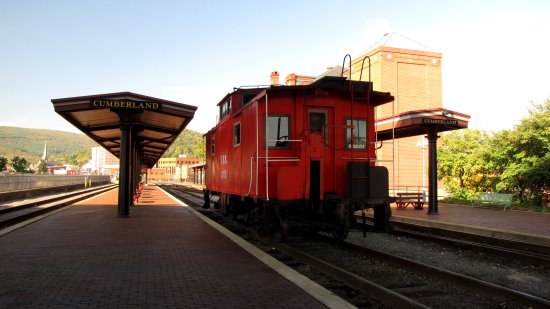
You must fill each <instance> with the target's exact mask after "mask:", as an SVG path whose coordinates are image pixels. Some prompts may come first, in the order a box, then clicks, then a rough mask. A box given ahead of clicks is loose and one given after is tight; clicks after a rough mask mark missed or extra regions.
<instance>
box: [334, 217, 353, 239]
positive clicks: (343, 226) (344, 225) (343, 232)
mask: <svg viewBox="0 0 550 309" xmlns="http://www.w3.org/2000/svg"><path fill="white" fill-rule="evenodd" d="M348 234H349V220H344V221H343V222H340V223H339V224H338V225H336V227H335V228H334V230H332V237H334V238H335V239H338V240H344V239H346V238H347V237H348Z"/></svg>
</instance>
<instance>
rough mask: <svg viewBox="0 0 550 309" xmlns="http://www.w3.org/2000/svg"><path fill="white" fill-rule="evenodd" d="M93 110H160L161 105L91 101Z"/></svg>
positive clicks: (103, 100)
mask: <svg viewBox="0 0 550 309" xmlns="http://www.w3.org/2000/svg"><path fill="white" fill-rule="evenodd" d="M90 107H92V108H115V109H136V110H158V109H160V107H161V105H160V103H158V102H147V101H133V100H106V99H94V100H90Z"/></svg>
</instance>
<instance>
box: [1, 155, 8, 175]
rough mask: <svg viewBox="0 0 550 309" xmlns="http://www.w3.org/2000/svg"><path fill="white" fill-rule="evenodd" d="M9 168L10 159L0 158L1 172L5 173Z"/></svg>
mask: <svg viewBox="0 0 550 309" xmlns="http://www.w3.org/2000/svg"><path fill="white" fill-rule="evenodd" d="M6 167H8V159H6V158H4V157H0V172H2V171H5V170H6Z"/></svg>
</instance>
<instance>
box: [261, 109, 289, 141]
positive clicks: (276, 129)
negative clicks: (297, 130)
mask: <svg viewBox="0 0 550 309" xmlns="http://www.w3.org/2000/svg"><path fill="white" fill-rule="evenodd" d="M266 132H267V136H266V139H265V140H266V144H267V145H268V147H269V148H271V149H288V148H290V143H289V142H288V140H289V139H290V134H289V132H290V116H288V115H269V116H268V117H267V128H266Z"/></svg>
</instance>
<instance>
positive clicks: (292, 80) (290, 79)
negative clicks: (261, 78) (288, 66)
mask: <svg viewBox="0 0 550 309" xmlns="http://www.w3.org/2000/svg"><path fill="white" fill-rule="evenodd" d="M296 80H297V77H296V74H294V73H290V74H288V75H287V76H286V79H285V84H286V85H287V86H296Z"/></svg>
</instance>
